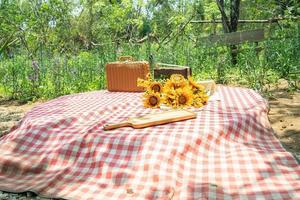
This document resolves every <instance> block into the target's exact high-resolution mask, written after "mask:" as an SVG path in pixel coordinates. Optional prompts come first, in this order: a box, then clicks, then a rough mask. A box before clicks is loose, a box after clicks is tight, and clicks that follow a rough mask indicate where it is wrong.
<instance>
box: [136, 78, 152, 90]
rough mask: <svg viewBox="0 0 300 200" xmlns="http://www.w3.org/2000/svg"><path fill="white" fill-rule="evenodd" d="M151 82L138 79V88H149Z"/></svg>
mask: <svg viewBox="0 0 300 200" xmlns="http://www.w3.org/2000/svg"><path fill="white" fill-rule="evenodd" d="M149 84H150V83H149V81H147V80H144V79H141V78H138V79H137V86H138V87H143V88H147V87H148V86H149Z"/></svg>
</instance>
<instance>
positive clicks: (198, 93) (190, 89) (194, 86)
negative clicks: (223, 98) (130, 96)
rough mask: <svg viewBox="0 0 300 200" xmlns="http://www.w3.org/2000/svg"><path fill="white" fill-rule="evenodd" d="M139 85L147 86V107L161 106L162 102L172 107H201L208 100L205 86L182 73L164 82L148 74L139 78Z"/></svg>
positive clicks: (145, 100) (144, 99) (145, 101)
mask: <svg viewBox="0 0 300 200" xmlns="http://www.w3.org/2000/svg"><path fill="white" fill-rule="evenodd" d="M137 85H138V86H140V87H144V88H146V91H145V93H144V95H143V102H144V106H145V107H147V108H159V107H160V106H161V105H162V104H165V105H166V106H168V107H172V108H185V107H191V106H193V107H196V108H200V107H202V106H203V105H205V104H206V103H207V101H208V95H207V94H206V92H205V87H204V86H203V85H201V84H198V83H197V82H195V81H194V80H193V78H192V77H189V78H188V79H185V78H184V77H183V76H182V75H181V74H173V75H171V77H170V78H169V79H167V80H165V81H162V82H159V81H155V80H153V79H152V78H151V77H150V75H148V76H147V78H146V79H145V80H144V79H138V80H137Z"/></svg>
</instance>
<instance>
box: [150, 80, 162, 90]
mask: <svg viewBox="0 0 300 200" xmlns="http://www.w3.org/2000/svg"><path fill="white" fill-rule="evenodd" d="M162 90H163V87H162V85H161V83H159V82H152V83H150V85H149V87H148V91H152V92H158V93H161V92H162Z"/></svg>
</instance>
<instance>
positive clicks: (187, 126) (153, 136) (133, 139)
mask: <svg viewBox="0 0 300 200" xmlns="http://www.w3.org/2000/svg"><path fill="white" fill-rule="evenodd" d="M217 93H218V95H219V100H215V101H210V102H209V103H208V104H207V105H206V106H204V107H203V108H202V109H201V110H198V112H197V118H196V119H193V120H187V121H181V122H176V123H171V124H166V125H160V126H155V127H149V128H145V129H132V128H129V127H127V128H120V129H116V130H112V131H103V129H102V127H103V125H105V124H107V123H115V122H119V121H122V120H124V119H125V118H127V117H129V116H138V115H143V114H148V113H157V112H161V110H159V109H145V108H144V107H143V105H142V102H141V99H140V97H141V94H140V93H118V92H114V93H112V92H108V91H95V92H88V93H82V94H74V95H68V96H63V97H59V98H57V99H54V100H51V101H49V102H46V103H44V104H41V105H38V106H36V107H35V108H33V109H32V110H31V111H30V112H28V113H27V114H26V115H25V117H24V118H23V119H22V120H21V121H20V123H19V124H18V125H17V126H16V127H14V128H13V129H12V130H11V132H10V133H9V134H8V135H5V136H3V137H2V138H0V190H5V191H14V192H21V191H34V192H36V193H38V194H40V195H41V196H47V197H60V198H65V199H78V200H79V199H80V200H81V199H97V200H101V199H114V200H115V199H180V200H181V199H184V200H185V199H268V200H269V199H300V166H299V165H298V164H297V162H296V160H295V159H294V157H293V156H292V155H291V154H290V153H289V152H287V151H286V150H285V149H284V148H283V147H282V146H281V144H280V142H279V141H278V140H277V139H276V138H275V137H274V133H273V130H272V128H271V126H270V124H269V121H268V118H267V111H268V104H267V102H266V100H265V99H263V98H262V97H261V96H260V95H259V94H257V93H256V92H255V91H253V90H250V89H243V88H233V87H225V86H220V87H219V88H218V92H217Z"/></svg>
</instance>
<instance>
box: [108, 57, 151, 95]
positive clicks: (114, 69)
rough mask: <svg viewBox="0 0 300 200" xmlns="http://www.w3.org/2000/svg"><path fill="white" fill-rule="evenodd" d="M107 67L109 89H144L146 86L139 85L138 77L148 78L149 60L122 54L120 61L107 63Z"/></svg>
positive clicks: (131, 90) (125, 90) (140, 90)
mask: <svg viewBox="0 0 300 200" xmlns="http://www.w3.org/2000/svg"><path fill="white" fill-rule="evenodd" d="M105 67H106V80H107V89H108V91H115V92H117V91H118V92H142V91H144V88H142V87H137V79H138V78H142V79H145V78H146V76H147V74H148V73H149V71H150V69H149V63H148V62H146V61H133V59H132V57H130V56H121V57H120V58H119V61H117V62H111V63H107V64H106V66H105Z"/></svg>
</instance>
